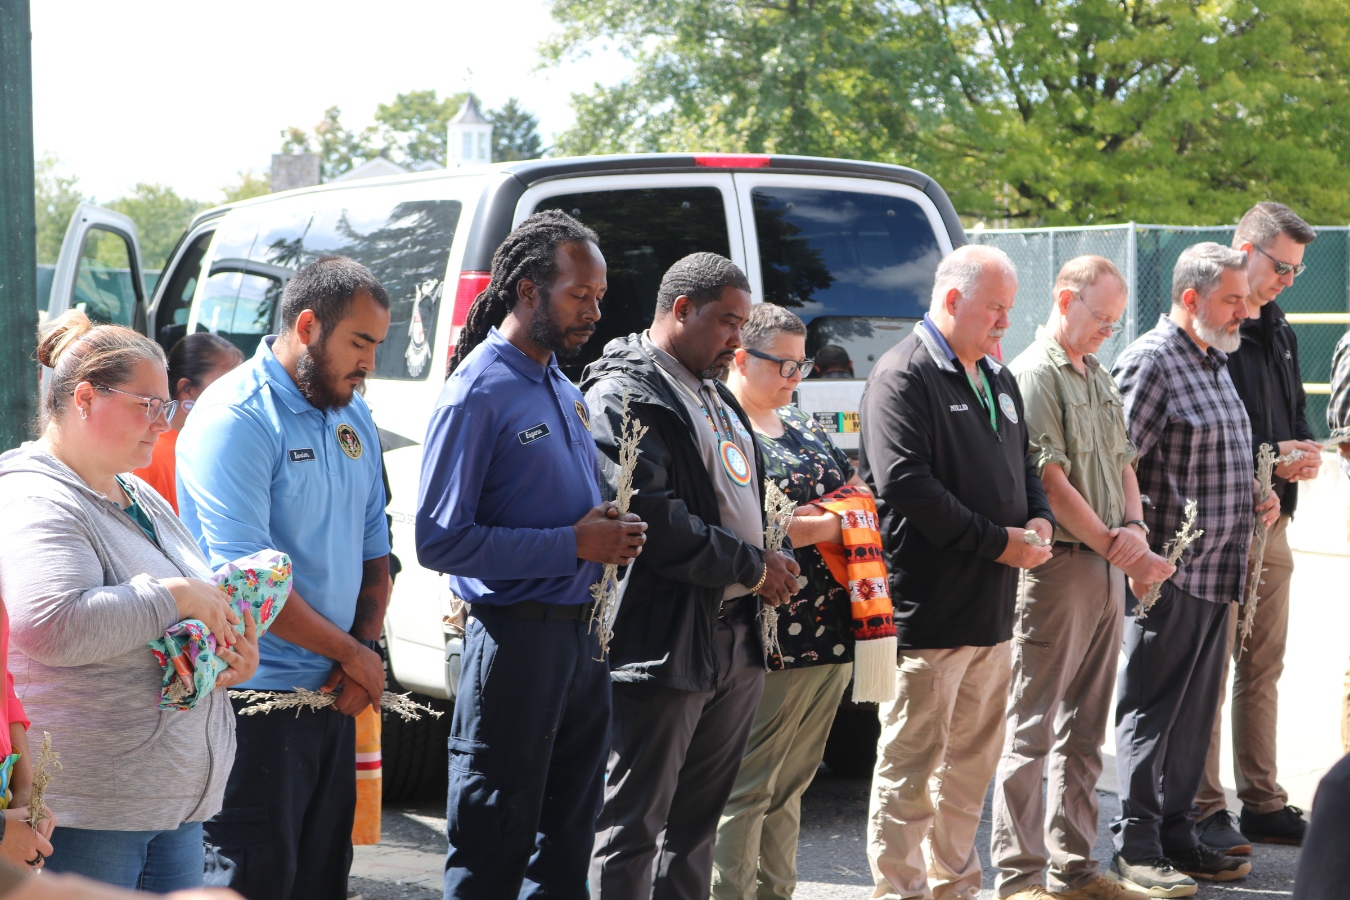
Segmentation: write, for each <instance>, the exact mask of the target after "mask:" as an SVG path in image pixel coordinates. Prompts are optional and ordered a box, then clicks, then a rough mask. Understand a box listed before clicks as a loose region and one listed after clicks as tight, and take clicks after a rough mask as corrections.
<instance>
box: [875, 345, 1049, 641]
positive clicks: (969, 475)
mask: <svg viewBox="0 0 1350 900" xmlns="http://www.w3.org/2000/svg"><path fill="white" fill-rule="evenodd" d="M980 365H981V366H982V367H983V368H984V370H985V374H986V375H987V376H988V378H989V385H990V387H991V388H992V389H993V392H994V396H995V398H996V400H995V403H996V404H998V406H999V411H998V431H997V433H996V432H995V431H994V429H993V428H991V427H990V424H989V415H988V413H987V412H986V411H985V409H984V407H982V406H981V405H980V401H979V399H978V398H977V397H976V395H975V392H974V390H972V388H971V386H970V383H969V381H968V380H967V379H966V374H965V372H964V370H962V369H960V368H958V367H957V366H955V365H953V364H952V362H951V360H949V359H948V358H947V355H946V354H945V353H944V352H943V351H942V350H941V349H940V348H939V346H938V345H937V343H936V342H935V341H934V340H933V338H932V337H931V336H930V335H929V334H928V332H927V330H926V329H925V328H924V327H923V326H920V327H917V328H915V329H914V332H913V333H912V334H911V335H910V336H909V337H907V338H905V339H904V340H903V341H901V342H900V343H899V344H897V345H896V346H894V347H892V348H891V349H890V350H888V351H887V352H886V353H885V355H883V356H882V357H881V359H879V360H877V364H876V367H875V368H873V369H872V374H871V375H870V376H869V377H868V379H867V386H866V388H864V390H863V397H862V405H861V407H860V410H859V414H860V419H861V425H862V447H861V452H860V454H859V462H860V466H859V471H860V473H861V474H862V477H863V479H864V480H865V481H866V482H867V484H868V485H869V486H870V487H871V488H872V491H873V493H875V494H876V497H877V509H878V512H880V514H881V537H882V545H883V550H884V551H885V558H886V565H887V568H888V569H889V570H890V588H891V602H892V603H893V604H894V606H895V625H896V630H897V631H898V633H899V638H900V641H899V643H900V647H901V648H908V649H932V648H943V647H961V646H979V647H988V646H992V645H994V644H998V643H1001V642H1003V641H1006V640H1008V639H1010V638H1011V637H1012V622H1013V606H1014V601H1015V595H1016V593H1017V579H1018V570H1017V569H1014V568H1012V567H1011V566H1006V565H1003V564H1002V563H997V562H994V560H995V559H996V558H998V556H999V555H1001V554H1002V553H1003V551H1004V550H1005V549H1006V548H1007V546H1008V533H1007V532H1006V531H1005V530H1004V529H1005V528H1020V527H1021V526H1023V525H1025V524H1026V522H1027V520H1029V519H1033V518H1036V517H1040V518H1043V519H1046V520H1048V521H1049V522H1051V523H1053V522H1054V521H1055V520H1054V516H1053V515H1052V514H1051V512H1050V504H1049V503H1048V502H1047V501H1046V498H1045V489H1044V488H1043V487H1042V486H1041V479H1040V476H1039V475H1038V474H1037V470H1036V464H1035V462H1034V461H1033V460H1032V458H1031V456H1030V454H1029V453H1028V446H1027V438H1028V435H1027V426H1026V414H1025V412H1024V411H1023V408H1022V395H1021V393H1019V392H1018V390H1017V381H1016V380H1015V379H1014V378H1013V377H1012V373H1010V372H1009V371H1008V370H1007V369H1006V368H1004V367H1003V366H1001V365H999V364H998V363H997V362H995V361H993V360H992V359H989V358H987V357H986V358H985V360H983V361H982V362H981V363H980Z"/></svg>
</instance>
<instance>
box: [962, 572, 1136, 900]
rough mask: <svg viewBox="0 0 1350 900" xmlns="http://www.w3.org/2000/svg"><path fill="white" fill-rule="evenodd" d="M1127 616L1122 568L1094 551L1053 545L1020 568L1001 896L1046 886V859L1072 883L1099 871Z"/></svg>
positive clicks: (997, 821) (998, 828) (1004, 770)
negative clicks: (1110, 734) (1105, 775)
mask: <svg viewBox="0 0 1350 900" xmlns="http://www.w3.org/2000/svg"><path fill="white" fill-rule="evenodd" d="M1124 615H1125V574H1124V573H1123V572H1121V571H1120V570H1119V569H1117V568H1114V567H1113V566H1111V564H1110V563H1108V562H1107V561H1106V560H1105V559H1103V558H1102V557H1101V556H1099V555H1097V554H1096V553H1094V552H1092V551H1091V550H1088V549H1085V548H1084V549H1073V548H1068V547H1056V548H1055V553H1054V556H1053V557H1051V559H1050V561H1049V562H1046V563H1044V564H1043V565H1041V566H1038V567H1037V568H1035V569H1032V570H1031V571H1028V572H1024V573H1023V574H1022V584H1021V589H1020V590H1019V591H1018V596H1017V624H1016V626H1015V630H1014V633H1013V662H1012V666H1013V669H1012V692H1011V695H1010V697H1009V701H1008V719H1007V737H1006V739H1005V742H1004V745H1003V757H1002V759H1001V760H1000V761H999V766H998V774H997V775H996V776H995V777H994V823H993V832H992V835H991V839H990V846H989V855H990V858H991V860H992V861H993V863H994V865H995V866H997V867H998V868H999V873H998V877H997V883H996V889H997V893H998V895H999V896H1001V897H1007V896H1009V895H1011V894H1015V893H1017V892H1018V891H1020V890H1022V889H1023V888H1026V887H1029V886H1030V885H1033V884H1041V885H1043V884H1044V883H1045V881H1044V876H1043V874H1042V873H1043V871H1044V870H1045V867H1046V866H1047V864H1048V865H1050V866H1051V874H1052V875H1053V876H1054V878H1055V879H1056V880H1057V881H1058V882H1060V884H1062V885H1065V886H1067V887H1069V888H1080V887H1082V886H1084V885H1085V884H1087V883H1088V882H1090V881H1092V880H1094V879H1095V878H1096V877H1097V875H1098V874H1099V868H1100V867H1099V864H1098V861H1097V860H1096V859H1094V858H1093V857H1092V847H1093V844H1095V843H1096V840H1097V812H1098V804H1097V789H1096V788H1097V778H1098V777H1099V776H1100V775H1101V774H1102V743H1103V742H1104V741H1105V739H1106V726H1107V722H1108V721H1109V719H1110V717H1111V711H1112V707H1113V706H1114V697H1113V689H1114V687H1115V683H1116V661H1117V659H1118V658H1119V655H1120V636H1121V629H1122V627H1123V625H1124ZM1047 757H1048V758H1049V763H1050V778H1049V785H1048V790H1047V792H1046V793H1047V794H1048V797H1043V795H1042V790H1041V779H1042V778H1044V777H1045V769H1046V758H1047ZM1047 800H1048V802H1049V807H1050V816H1049V821H1048V822H1047V820H1046V802H1047ZM1047 845H1048V846H1049V850H1048V851H1047V849H1046V848H1047Z"/></svg>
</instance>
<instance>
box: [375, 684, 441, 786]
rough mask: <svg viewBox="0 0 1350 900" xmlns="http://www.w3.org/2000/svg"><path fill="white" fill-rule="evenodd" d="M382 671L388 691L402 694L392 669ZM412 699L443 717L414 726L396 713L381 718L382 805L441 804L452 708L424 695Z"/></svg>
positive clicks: (400, 686) (428, 718)
mask: <svg viewBox="0 0 1350 900" xmlns="http://www.w3.org/2000/svg"><path fill="white" fill-rule="evenodd" d="M384 671H385V680H386V681H387V682H388V689H389V690H390V691H393V692H394V693H397V694H402V693H405V688H404V687H403V685H401V684H399V683H398V681H397V680H395V678H394V672H393V669H392V668H391V667H390V665H389V663H388V662H387V661H386V662H385V664H384ZM412 698H413V699H414V700H416V701H417V702H418V703H422V704H425V705H427V706H430V707H431V708H432V709H435V710H439V711H441V712H443V713H445V715H443V716H441V717H440V718H439V719H437V718H433V717H431V716H428V715H425V714H424V715H423V716H422V718H421V719H420V720H419V721H416V722H405V721H403V718H402V717H401V716H399V715H397V714H395V713H389V712H386V713H384V714H383V715H382V716H381V724H380V728H381V732H380V755H381V758H382V761H383V766H384V773H383V778H384V781H383V792H382V794H383V797H384V801H385V802H386V803H397V802H406V801H410V800H411V801H429V800H438V801H440V802H442V803H444V802H445V791H446V782H447V776H448V774H449V772H448V767H449V765H450V759H449V754H448V752H447V751H446V742H447V741H448V740H449V738H450V711H451V709H452V704H451V703H450V702H449V701H446V700H441V699H440V698H438V697H428V696H426V695H425V694H418V693H414V694H413V695H412Z"/></svg>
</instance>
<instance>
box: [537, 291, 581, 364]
mask: <svg viewBox="0 0 1350 900" xmlns="http://www.w3.org/2000/svg"><path fill="white" fill-rule="evenodd" d="M593 334H595V326H594V325H576V326H573V327H571V328H560V327H558V324H557V323H556V322H554V321H553V316H552V315H551V314H550V310H549V303H548V294H547V293H545V294H544V295H543V297H542V298H541V299H540V302H539V305H538V306H537V307H535V310H534V317H533V318H531V319H530V340H531V341H533V342H534V343H535V344H536V345H538V346H539V348H540V349H542V350H547V351H549V352H550V353H552V354H553V355H554V356H557V357H558V358H559V359H572V358H573V357H575V356H576V355H577V354H578V353H580V352H581V348H582V347H584V346H586V341H588V340H590V338H591V335H593ZM572 335H585V338H586V339H585V340H583V341H581V342H580V343H579V344H577V345H576V346H575V347H573V346H571V345H569V343H568V338H569V337H571V336H572Z"/></svg>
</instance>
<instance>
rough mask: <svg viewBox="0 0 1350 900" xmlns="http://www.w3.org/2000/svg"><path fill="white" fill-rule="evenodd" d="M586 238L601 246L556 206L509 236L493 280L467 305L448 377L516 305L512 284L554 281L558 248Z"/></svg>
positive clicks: (494, 263) (497, 259) (495, 260)
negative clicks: (466, 314)
mask: <svg viewBox="0 0 1350 900" xmlns="http://www.w3.org/2000/svg"><path fill="white" fill-rule="evenodd" d="M586 242H590V243H592V244H595V245H597V246H599V244H600V238H599V237H597V236H596V233H595V232H594V231H592V230H591V229H589V228H587V227H586V226H585V225H582V224H581V223H580V222H578V221H577V220H576V219H574V218H572V217H571V216H569V215H568V214H567V213H565V212H563V211H562V210H560V209H545V210H542V211H540V212H537V213H535V214H534V215H532V216H530V217H529V218H528V219H526V220H525V221H524V222H521V223H520V225H518V226H517V227H516V230H515V231H513V232H511V233H510V234H509V235H507V237H506V240H504V241H502V244H501V246H500V247H498V248H497V252H496V253H494V254H492V280H491V281H490V282H488V286H487V287H485V288H484V289H483V292H482V293H480V294H479V295H478V296H477V297H475V298H474V301H473V305H472V306H470V307H469V314H468V316H467V317H466V318H465V320H464V327H463V328H462V329H460V332H459V342H458V343H457V344H455V352H454V353H453V354H452V355H451V356H450V363H449V365H448V366H447V367H446V372H445V375H446V377H447V378H448V377H450V375H451V374H452V373H453V372H454V371H455V369H457V368H459V364H460V363H462V362H464V360H465V358H466V357H468V355H469V354H470V353H471V352H472V351H473V348H474V347H477V346H478V345H479V344H481V343H482V342H483V341H484V340H485V339H486V338H487V336H488V332H489V331H491V330H492V329H493V328H494V327H496V326H498V325H500V324H502V322H503V321H504V320H505V319H506V314H507V313H508V312H510V311H511V309H512V307H514V306H515V305H516V296H517V295H516V288H517V287H518V286H519V285H520V282H521V281H522V280H523V279H529V280H530V281H533V282H534V283H535V284H537V285H540V286H541V287H543V286H547V285H550V284H552V283H553V279H554V278H555V277H556V276H557V274H558V260H557V254H558V248H559V247H560V246H562V245H563V244H577V243H586Z"/></svg>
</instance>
